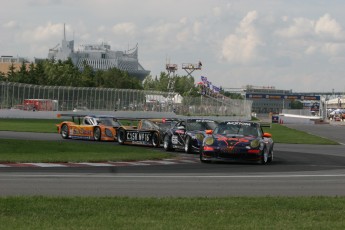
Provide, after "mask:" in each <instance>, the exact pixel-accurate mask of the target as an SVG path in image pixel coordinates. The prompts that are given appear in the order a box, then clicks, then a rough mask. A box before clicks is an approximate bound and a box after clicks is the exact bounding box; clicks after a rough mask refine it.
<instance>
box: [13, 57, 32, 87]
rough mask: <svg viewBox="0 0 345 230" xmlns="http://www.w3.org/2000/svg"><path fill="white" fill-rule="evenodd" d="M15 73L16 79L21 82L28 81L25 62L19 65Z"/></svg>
mask: <svg viewBox="0 0 345 230" xmlns="http://www.w3.org/2000/svg"><path fill="white" fill-rule="evenodd" d="M16 75H17V81H18V82H21V83H29V82H30V79H29V74H28V71H27V70H26V63H25V62H24V61H23V62H22V64H21V66H20V67H19V71H18V72H17V73H16Z"/></svg>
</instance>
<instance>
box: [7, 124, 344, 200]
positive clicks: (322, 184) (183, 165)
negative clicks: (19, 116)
mask: <svg viewBox="0 0 345 230" xmlns="http://www.w3.org/2000/svg"><path fill="white" fill-rule="evenodd" d="M293 128H298V129H301V130H304V131H307V132H309V133H312V134H316V135H319V136H323V137H329V138H331V139H334V140H336V141H338V142H340V143H345V135H344V134H345V132H344V131H345V126H332V125H298V127H293ZM0 138H16V139H28V138H30V139H31V138H32V139H41V140H61V139H60V137H59V136H58V135H56V134H51V135H50V134H49V135H47V134H37V135H36V134H35V135H33V134H32V133H31V134H30V135H28V134H27V133H15V132H0ZM274 154H275V158H274V162H273V163H272V164H269V165H256V164H243V163H231V164H229V163H217V164H202V163H200V162H199V161H198V160H197V158H198V156H197V155H193V154H191V155H185V154H179V153H176V155H177V156H178V157H183V159H184V161H181V162H174V163H172V164H164V163H162V164H160V163H156V164H144V165H140V164H139V165H131V166H98V167H97V166H96V167H95V166H87V165H85V166H83V167H0V195H1V196H4V195H59V196H71V195H78V196H104V195H106V196H138V197H163V196H174V197H176V196H177V197H195V196H207V197H212V196H247V195H248V196H270V195H272V196H273V195H279V196H318V195H326V196H337V195H338V196H343V195H345V146H344V145H338V146H315V145H289V144H276V145H275V152H274Z"/></svg>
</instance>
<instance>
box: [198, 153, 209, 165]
mask: <svg viewBox="0 0 345 230" xmlns="http://www.w3.org/2000/svg"><path fill="white" fill-rule="evenodd" d="M200 162H201V163H206V164H210V163H211V161H210V160H205V159H204V158H203V157H202V153H200Z"/></svg>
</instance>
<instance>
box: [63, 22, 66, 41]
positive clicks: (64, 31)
mask: <svg viewBox="0 0 345 230" xmlns="http://www.w3.org/2000/svg"><path fill="white" fill-rule="evenodd" d="M65 27H66V24H65V23H64V24H63V39H64V40H65V41H66V28H65Z"/></svg>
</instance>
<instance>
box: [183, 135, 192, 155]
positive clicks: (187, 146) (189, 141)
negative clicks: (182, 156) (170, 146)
mask: <svg viewBox="0 0 345 230" xmlns="http://www.w3.org/2000/svg"><path fill="white" fill-rule="evenodd" d="M184 151H185V152H186V153H191V152H192V139H191V137H190V136H187V138H186V142H185V144H184Z"/></svg>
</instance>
